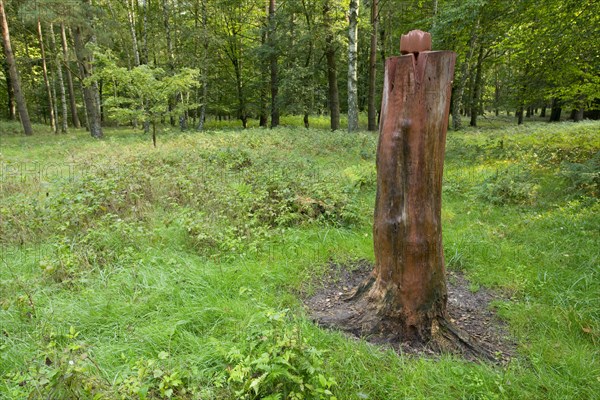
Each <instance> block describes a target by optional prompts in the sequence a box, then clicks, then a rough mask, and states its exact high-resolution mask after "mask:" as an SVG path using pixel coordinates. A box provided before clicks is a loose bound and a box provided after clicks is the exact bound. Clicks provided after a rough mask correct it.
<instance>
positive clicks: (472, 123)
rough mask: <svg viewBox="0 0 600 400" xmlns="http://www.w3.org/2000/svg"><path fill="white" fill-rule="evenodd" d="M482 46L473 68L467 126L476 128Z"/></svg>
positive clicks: (480, 82)
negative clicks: (473, 77) (469, 115)
mask: <svg viewBox="0 0 600 400" xmlns="http://www.w3.org/2000/svg"><path fill="white" fill-rule="evenodd" d="M482 75H483V45H482V44H481V45H479V54H478V55H477V66H476V67H475V81H474V83H473V90H472V91H471V121H470V122H469V126H477V115H478V113H479V100H480V99H481V89H482V84H483V79H482Z"/></svg>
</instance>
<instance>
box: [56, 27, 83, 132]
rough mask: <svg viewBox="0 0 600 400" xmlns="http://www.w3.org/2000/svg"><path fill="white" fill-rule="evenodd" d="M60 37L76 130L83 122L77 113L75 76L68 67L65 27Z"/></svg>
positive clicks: (72, 118) (61, 28)
mask: <svg viewBox="0 0 600 400" xmlns="http://www.w3.org/2000/svg"><path fill="white" fill-rule="evenodd" d="M60 37H61V43H62V51H63V63H64V65H65V66H66V71H67V89H68V90H69V102H70V105H71V120H72V122H73V126H74V127H75V128H81V121H80V120H79V113H78V112H77V101H76V98H75V90H74V88H73V76H72V75H71V69H70V68H69V66H68V62H69V46H68V44H67V32H66V30H65V25H64V24H60Z"/></svg>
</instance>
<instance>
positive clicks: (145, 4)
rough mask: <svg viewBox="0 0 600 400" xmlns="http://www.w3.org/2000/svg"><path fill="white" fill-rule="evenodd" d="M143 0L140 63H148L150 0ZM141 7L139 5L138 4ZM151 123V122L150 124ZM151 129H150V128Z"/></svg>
mask: <svg viewBox="0 0 600 400" xmlns="http://www.w3.org/2000/svg"><path fill="white" fill-rule="evenodd" d="M141 1H142V14H143V18H142V20H143V21H142V54H141V57H140V65H141V64H144V65H145V64H148V60H149V58H148V28H147V27H148V0H141ZM138 7H139V6H138ZM147 125H149V122H148V124H147ZM148 130H149V129H148Z"/></svg>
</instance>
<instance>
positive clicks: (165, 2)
mask: <svg viewBox="0 0 600 400" xmlns="http://www.w3.org/2000/svg"><path fill="white" fill-rule="evenodd" d="M162 7H163V16H164V19H163V22H164V26H165V38H166V41H167V58H168V65H169V72H170V73H171V74H173V73H174V72H175V53H174V52H173V41H172V38H171V23H170V21H169V17H170V14H171V11H170V8H169V0H162ZM178 96H179V94H177V95H175V96H174V97H172V98H170V99H169V121H170V123H171V126H175V116H174V115H173V113H172V111H173V110H174V109H175V107H177V99H178Z"/></svg>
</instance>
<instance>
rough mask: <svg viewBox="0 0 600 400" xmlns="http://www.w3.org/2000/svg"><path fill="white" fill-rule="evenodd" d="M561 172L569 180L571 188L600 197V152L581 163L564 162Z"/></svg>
mask: <svg viewBox="0 0 600 400" xmlns="http://www.w3.org/2000/svg"><path fill="white" fill-rule="evenodd" d="M561 173H562V175H563V176H564V177H565V178H566V179H567V180H568V181H569V183H570V186H571V189H574V190H577V191H579V192H582V193H585V194H589V195H590V196H595V197H600V152H598V153H596V154H595V155H594V156H593V157H592V158H590V159H589V160H587V161H585V162H583V163H581V164H578V163H567V162H564V163H562V164H561Z"/></svg>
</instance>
